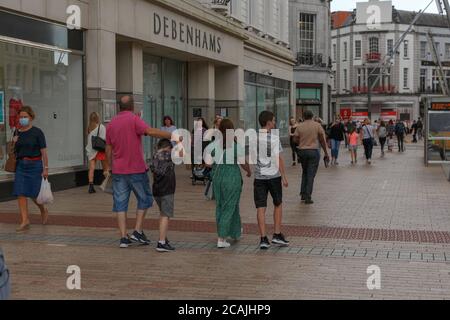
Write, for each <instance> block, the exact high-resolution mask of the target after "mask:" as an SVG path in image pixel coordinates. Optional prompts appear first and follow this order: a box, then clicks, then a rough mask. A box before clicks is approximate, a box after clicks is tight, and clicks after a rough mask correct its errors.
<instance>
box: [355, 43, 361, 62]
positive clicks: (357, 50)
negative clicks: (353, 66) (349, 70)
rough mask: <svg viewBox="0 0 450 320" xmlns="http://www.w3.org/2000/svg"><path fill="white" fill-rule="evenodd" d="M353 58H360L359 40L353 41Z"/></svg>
mask: <svg viewBox="0 0 450 320" xmlns="http://www.w3.org/2000/svg"><path fill="white" fill-rule="evenodd" d="M355 59H361V40H356V41H355Z"/></svg>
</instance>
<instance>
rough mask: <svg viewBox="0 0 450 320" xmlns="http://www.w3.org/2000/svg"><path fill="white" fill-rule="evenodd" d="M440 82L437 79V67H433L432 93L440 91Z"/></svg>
mask: <svg viewBox="0 0 450 320" xmlns="http://www.w3.org/2000/svg"><path fill="white" fill-rule="evenodd" d="M441 92H442V89H441V83H440V81H439V75H438V71H437V69H433V75H432V93H441Z"/></svg>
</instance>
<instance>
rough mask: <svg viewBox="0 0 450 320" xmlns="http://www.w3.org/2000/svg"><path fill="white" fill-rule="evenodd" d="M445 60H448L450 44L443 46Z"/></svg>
mask: <svg viewBox="0 0 450 320" xmlns="http://www.w3.org/2000/svg"><path fill="white" fill-rule="evenodd" d="M445 59H446V60H450V43H446V44H445Z"/></svg>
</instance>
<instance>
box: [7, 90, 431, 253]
mask: <svg viewBox="0 0 450 320" xmlns="http://www.w3.org/2000/svg"><path fill="white" fill-rule="evenodd" d="M118 104H119V108H120V112H119V113H118V115H117V116H116V117H114V118H113V119H112V121H111V122H110V123H109V124H108V126H107V127H105V126H104V125H103V124H102V123H101V121H100V116H99V114H98V113H92V114H91V115H90V117H89V125H88V128H87V146H86V154H87V157H88V162H89V173H88V181H89V189H88V192H89V193H91V194H93V193H95V192H96V191H95V189H94V171H95V169H96V166H97V162H101V164H102V169H103V174H104V176H105V179H112V191H113V192H112V193H113V212H114V213H116V215H117V221H118V229H119V232H120V242H119V245H120V247H121V248H127V247H129V246H130V245H131V244H133V243H137V244H141V245H149V244H150V240H149V239H148V238H147V236H146V234H145V233H144V220H145V217H146V215H147V212H148V210H149V209H150V208H151V207H152V206H153V202H154V201H155V202H156V204H157V205H158V208H159V212H160V219H159V240H158V243H157V245H156V250H157V251H159V252H171V251H174V250H175V248H174V247H173V246H172V245H171V243H170V242H169V240H168V232H169V222H170V219H173V218H174V213H175V193H176V175H175V164H174V161H173V159H172V154H173V149H174V147H176V146H177V144H179V143H181V142H182V138H181V137H180V136H178V134H177V127H176V125H175V123H174V121H173V119H172V118H171V117H170V116H165V117H164V119H163V124H162V127H161V128H160V129H155V128H151V127H150V126H149V125H147V124H146V123H145V122H144V121H143V120H142V119H141V118H140V117H139V116H137V115H136V114H135V113H134V101H133V98H132V97H131V96H124V97H123V98H121V99H120V101H119V103H118ZM34 119H35V114H34V112H33V110H32V109H31V108H30V107H23V108H22V110H21V111H20V126H19V129H17V130H16V132H15V134H14V139H13V142H14V143H15V147H14V148H15V154H16V158H17V169H16V176H15V183H14V196H16V197H17V198H18V204H19V209H20V213H21V217H22V222H21V224H20V226H19V228H18V229H17V231H18V232H23V231H26V230H28V229H29V228H30V220H29V217H28V205H27V198H31V199H32V200H33V202H34V203H36V205H37V206H38V207H39V209H40V212H41V216H42V223H43V224H46V223H47V221H48V210H47V208H46V207H45V206H44V205H40V204H38V203H37V202H36V198H37V196H38V193H39V191H40V187H41V182H42V179H47V178H48V156H47V145H46V140H45V136H44V134H43V132H42V131H41V130H40V129H39V128H36V127H34V126H33V124H32V123H33V120H34ZM276 123H277V122H276V118H275V115H274V113H272V112H270V111H263V112H261V114H260V115H259V125H260V129H259V131H258V133H259V134H258V135H257V137H256V138H255V139H257V140H255V141H250V142H249V143H250V144H251V145H258V146H261V145H267V153H266V154H265V153H261V152H259V153H258V155H257V159H256V160H257V161H256V163H254V165H253V169H252V167H251V166H250V163H249V159H248V157H246V146H245V145H240V144H239V142H238V141H237V139H235V140H234V141H228V140H227V139H223V138H222V139H216V138H215V137H214V138H213V139H211V142H210V143H211V144H212V146H213V148H211V149H210V150H214V151H213V152H212V153H210V154H208V153H206V154H205V158H204V159H202V161H203V164H204V165H205V166H206V167H208V168H209V170H210V177H209V179H210V180H211V181H212V186H213V192H214V198H215V201H216V222H217V233H218V240H217V247H218V248H220V249H223V248H228V247H230V246H231V244H230V243H229V242H228V240H229V239H233V240H239V239H240V237H241V235H242V232H243V228H242V223H241V216H240V209H239V208H240V201H241V194H242V190H243V176H242V173H241V170H243V171H244V172H245V175H246V176H247V178H250V177H252V176H254V180H253V190H254V191H253V192H254V205H255V210H256V217H257V222H258V227H259V233H260V245H259V246H260V248H261V249H268V248H269V247H270V246H271V245H278V246H288V245H289V241H288V240H287V239H286V237H285V235H284V234H283V233H282V217H283V188H288V186H289V182H288V177H287V174H286V170H285V163H284V157H283V148H282V144H281V141H280V137H279V136H278V135H277V134H276V133H275V132H276V131H274V129H276ZM213 128H214V129H215V130H218V131H219V132H220V133H222V137H226V136H227V134H226V133H227V130H234V129H235V125H234V123H233V122H232V121H231V120H230V119H223V118H222V117H219V116H217V117H216V118H215V120H214V124H213ZM288 130H289V132H288V133H289V142H290V148H291V152H292V165H293V166H296V165H297V164H300V165H301V168H302V170H301V173H302V177H301V186H300V197H301V201H302V202H304V203H305V204H306V205H311V204H313V203H314V201H313V190H314V181H315V177H316V175H317V172H318V169H319V165H320V162H321V150H323V152H324V158H323V160H324V162H325V165H326V166H328V165H329V164H330V163H331V165H333V166H338V165H339V157H340V153H342V150H343V149H342V148H341V145H342V143H344V144H345V148H346V149H347V150H348V151H349V152H350V156H351V165H356V164H357V163H358V148H359V146H360V145H362V146H363V148H364V157H365V159H366V162H367V164H368V165H370V164H371V163H372V159H373V148H374V147H375V146H377V145H378V143H379V145H380V147H381V156H382V157H384V156H385V150H386V146H387V150H388V151H393V145H394V137H395V138H396V140H397V141H398V150H399V152H405V137H406V135H407V134H410V133H411V134H412V135H413V142H414V143H415V142H418V140H420V139H422V136H423V133H422V132H423V123H422V121H421V119H419V120H418V121H414V122H413V124H412V126H411V128H410V129H409V128H408V126H407V125H405V123H403V122H402V121H397V122H394V121H392V120H391V121H389V122H385V121H381V120H380V121H376V122H374V123H373V124H372V123H371V121H370V120H369V119H365V120H364V121H362V122H356V121H353V120H352V119H351V118H350V119H347V120H343V119H342V118H340V117H339V116H337V117H336V119H335V120H334V121H333V122H332V123H330V124H329V125H328V126H327V125H325V124H324V122H323V121H322V120H321V119H320V118H317V117H314V115H313V113H312V112H311V111H305V112H304V114H303V118H302V119H300V120H299V121H296V120H295V119H294V118H292V119H290V126H289V129H288ZM197 131H198V132H197ZM207 131H208V125H207V123H206V121H205V120H204V119H203V118H200V119H199V121H197V122H196V128H194V130H193V131H192V138H193V139H192V148H193V149H194V146H195V145H196V144H199V145H200V146H201V147H202V151H203V150H204V149H205V146H206V145H205V141H203V140H202V141H195V139H200V138H202V137H204V135H205V134H206V132H207ZM144 136H149V137H154V138H157V139H159V141H158V143H157V150H156V151H155V153H154V156H153V158H152V159H151V162H150V166H147V164H146V161H145V158H144V153H143V148H142V138H143V137H144ZM176 149H177V150H179V152H180V154H179V156H180V157H183V156H184V155H183V152H184V150H183V148H176ZM329 149H330V150H331V157H330V155H329V153H328V150H329ZM344 150H345V149H344ZM193 154H194V153H193ZM230 159H232V161H231V162H230ZM240 159H245V161H244V162H242V161H240ZM193 160H194V159H193ZM149 175H151V178H152V179H151V180H152V181H153V184H152V188H151V187H150V177H149ZM131 193H133V194H134V196H135V197H136V199H137V210H136V225H135V228H134V230H133V232H132V233H131V235H130V234H129V233H128V230H127V215H128V211H129V200H130V196H131ZM269 194H270V196H271V199H272V202H273V206H274V212H273V222H274V233H273V236H272V239H271V240H269V237H268V234H267V228H266V211H267V207H268V197H269Z"/></svg>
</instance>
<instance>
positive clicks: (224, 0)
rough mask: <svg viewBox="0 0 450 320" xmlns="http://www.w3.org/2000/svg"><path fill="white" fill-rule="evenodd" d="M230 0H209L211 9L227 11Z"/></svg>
mask: <svg viewBox="0 0 450 320" xmlns="http://www.w3.org/2000/svg"><path fill="white" fill-rule="evenodd" d="M230 2H231V0H211V9H213V10H216V11H222V12H223V11H228V4H229V3H230Z"/></svg>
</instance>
